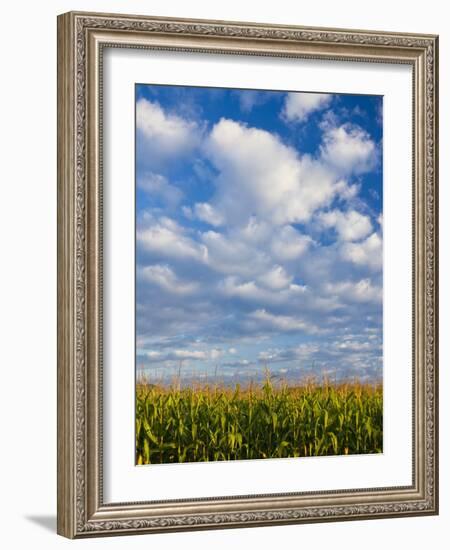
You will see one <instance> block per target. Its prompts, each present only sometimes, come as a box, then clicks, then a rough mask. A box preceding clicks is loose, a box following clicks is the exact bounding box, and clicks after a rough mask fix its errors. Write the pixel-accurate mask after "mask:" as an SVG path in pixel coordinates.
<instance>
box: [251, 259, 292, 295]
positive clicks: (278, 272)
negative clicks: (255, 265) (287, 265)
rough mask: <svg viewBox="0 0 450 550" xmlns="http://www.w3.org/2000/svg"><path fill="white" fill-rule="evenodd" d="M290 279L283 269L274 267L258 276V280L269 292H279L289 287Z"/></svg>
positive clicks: (277, 266)
mask: <svg viewBox="0 0 450 550" xmlns="http://www.w3.org/2000/svg"><path fill="white" fill-rule="evenodd" d="M292 279H293V277H292V276H291V275H289V274H288V273H286V270H285V269H284V268H283V267H281V266H280V265H276V266H274V267H272V269H270V270H269V271H267V272H266V273H263V274H262V275H260V276H259V279H258V280H259V282H260V283H262V284H263V285H264V286H266V287H268V288H269V289H271V290H281V289H283V288H287V287H289V286H290V284H291V283H292Z"/></svg>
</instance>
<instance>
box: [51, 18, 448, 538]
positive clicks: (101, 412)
mask: <svg viewBox="0 0 450 550" xmlns="http://www.w3.org/2000/svg"><path fill="white" fill-rule="evenodd" d="M437 47H438V38H437V36H432V35H417V34H414V35H413V34H407V33H388V32H375V31H356V30H341V29H322V28H305V27H293V26H281V25H278V26H276V25H266V24H257V23H237V22H223V21H203V20H186V19H170V18H157V17H141V16H130V15H110V14H94V13H75V12H71V13H66V14H64V15H61V16H59V17H58V532H59V534H61V535H64V536H66V537H70V538H81V537H89V536H102V535H120V534H134V533H152V532H161V531H182V530H190V529H207V528H229V527H246V526H248V527H250V526H261V525H274V524H288V523H303V522H317V521H340V520H349V519H376V518H386V517H400V516H412V515H429V514H437V512H438V464H437V462H438V446H437V444H438V418H437V399H438V378H437V374H438V373H437V367H438V341H437V338H438V332H437V306H438V302H437V300H438V294H437V292H438V276H437V268H438V263H437V262H438V258H437V252H438V246H437V237H438V226H437V223H438V218H437V198H438V197H437V176H438V175H437V154H438V136H437V128H438V125H437V117H438V57H437V55H438V50H437Z"/></svg>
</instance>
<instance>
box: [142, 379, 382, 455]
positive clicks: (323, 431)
mask: <svg viewBox="0 0 450 550" xmlns="http://www.w3.org/2000/svg"><path fill="white" fill-rule="evenodd" d="M382 446H383V394H382V387H381V386H380V385H370V384H359V383H357V382H355V383H352V384H347V383H342V384H335V385H331V384H329V383H328V382H326V381H325V382H324V383H316V382H309V383H307V384H304V385H301V386H296V387H289V386H287V385H278V386H276V385H274V384H273V383H272V382H271V380H270V378H267V379H266V381H265V383H264V384H263V385H262V386H259V387H253V386H250V387H248V388H244V389H241V388H240V387H239V386H236V387H235V388H232V389H231V388H227V387H223V386H217V385H216V386H203V387H197V388H194V387H187V388H181V387H180V386H179V385H177V384H174V385H172V386H170V387H160V386H156V385H149V384H145V383H144V384H139V385H138V386H137V391H136V462H137V464H152V463H179V462H200V461H218V460H244V459H257V458H287V457H305V456H326V455H344V454H368V453H380V452H382Z"/></svg>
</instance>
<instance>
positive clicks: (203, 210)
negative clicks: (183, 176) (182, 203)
mask: <svg viewBox="0 0 450 550" xmlns="http://www.w3.org/2000/svg"><path fill="white" fill-rule="evenodd" d="M194 215H195V217H197V218H198V219H199V220H201V221H203V222H206V223H209V225H212V226H214V227H219V226H221V225H223V224H224V219H223V216H222V214H221V213H220V212H219V211H218V210H216V209H215V208H214V206H211V204H209V203H207V202H198V203H196V204H195V205H194Z"/></svg>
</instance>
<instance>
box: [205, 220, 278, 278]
mask: <svg viewBox="0 0 450 550" xmlns="http://www.w3.org/2000/svg"><path fill="white" fill-rule="evenodd" d="M201 240H202V242H203V243H204V246H205V247H206V248H207V250H208V265H209V267H210V268H211V269H213V270H214V271H217V272H219V273H224V274H229V275H231V274H233V275H242V276H247V277H249V276H255V275H256V274H258V273H260V272H261V271H263V270H265V269H267V268H268V266H269V265H270V264H269V258H267V256H266V254H265V252H264V250H262V249H260V248H258V247H257V246H254V245H252V244H248V243H246V242H245V241H244V240H241V239H240V238H239V233H238V232H237V233H236V234H234V233H233V234H223V233H218V232H217V231H206V232H205V233H202V235H201Z"/></svg>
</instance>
